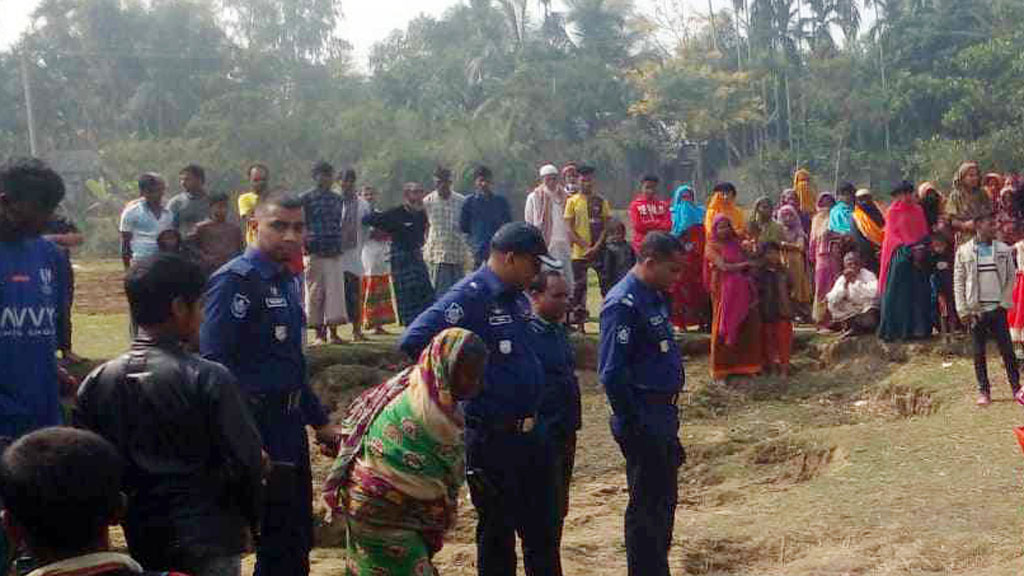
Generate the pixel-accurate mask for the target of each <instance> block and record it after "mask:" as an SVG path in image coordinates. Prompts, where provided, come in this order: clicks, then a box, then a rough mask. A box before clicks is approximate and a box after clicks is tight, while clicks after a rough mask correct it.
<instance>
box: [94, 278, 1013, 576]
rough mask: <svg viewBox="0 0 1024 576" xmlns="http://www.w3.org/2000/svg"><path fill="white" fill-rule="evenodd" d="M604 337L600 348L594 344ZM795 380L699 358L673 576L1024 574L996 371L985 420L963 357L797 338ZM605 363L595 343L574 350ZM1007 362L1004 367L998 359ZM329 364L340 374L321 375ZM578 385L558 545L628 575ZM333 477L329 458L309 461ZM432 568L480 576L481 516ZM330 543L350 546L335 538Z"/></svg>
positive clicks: (577, 558)
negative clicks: (744, 373)
mask: <svg viewBox="0 0 1024 576" xmlns="http://www.w3.org/2000/svg"><path fill="white" fill-rule="evenodd" d="M79 264H80V270H79V271H78V279H79V284H78V286H79V298H78V304H77V308H76V314H75V323H76V324H75V325H76V334H75V343H76V351H78V352H79V353H80V354H83V355H85V356H88V357H90V358H94V359H98V358H107V357H110V356H112V355H114V354H115V353H117V352H118V351H119V350H121V349H123V347H124V346H125V345H126V343H127V325H126V322H127V320H126V316H125V315H124V304H123V296H122V295H121V294H120V293H119V290H120V274H119V265H118V264H117V263H111V262H84V263H79ZM591 332H593V331H592V330H591ZM799 340H800V342H801V344H802V346H801V350H800V352H798V353H797V354H796V366H795V367H796V372H795V374H794V377H793V378H792V379H791V380H790V381H788V382H783V381H780V380H777V379H771V378H768V379H758V380H750V381H745V382H737V383H731V384H730V385H728V386H715V385H713V384H711V383H710V382H709V378H708V375H707V368H706V358H705V357H702V356H701V355H700V354H699V349H700V346H699V340H698V341H696V342H697V345H693V346H688V347H687V349H688V350H692V351H694V356H693V357H690V358H688V359H687V383H688V392H687V393H686V394H685V406H684V426H683V430H682V433H681V434H682V442H683V445H684V446H685V447H686V450H687V453H688V456H689V459H688V462H687V464H686V465H685V466H684V468H683V471H682V472H681V474H680V498H681V505H680V507H679V509H678V512H677V515H676V531H675V539H674V547H673V549H672V554H671V565H672V567H673V573H674V574H722V575H724V574H768V575H775V574H778V575H794V576H798V575H807V576H823V575H837V576H838V575H845V574H850V575H859V574H879V575H888V574H932V573H941V574H964V575H967V574H970V575H1003V574H1005V575H1011V574H1013V575H1018V574H1021V573H1022V572H1024V550H1022V542H1021V537H1022V528H1024V508H1022V503H1024V491H1022V478H1024V455H1022V452H1021V448H1020V447H1019V446H1018V445H1017V443H1016V440H1015V439H1014V435H1013V428H1014V427H1015V426H1019V425H1022V424H1024V409H1022V408H1021V407H1020V406H1018V405H1016V404H1015V403H1013V402H1012V401H1010V397H1009V396H1010V394H1009V386H1008V385H1007V384H1006V382H1005V377H1004V376H1002V373H1003V372H1002V366H1001V365H1000V364H999V363H998V361H993V362H992V363H991V365H990V373H991V374H992V375H993V389H994V394H995V396H996V402H995V403H994V404H993V405H992V406H991V407H990V408H988V409H985V410H979V409H977V408H975V407H974V405H973V399H974V375H973V366H972V364H971V362H970V361H969V359H967V358H966V357H964V356H963V355H962V354H953V353H952V351H959V352H962V349H963V348H964V346H963V345H962V343H954V344H953V345H951V346H945V345H941V344H939V343H933V344H928V345H915V346H906V347H885V346H881V345H879V344H878V343H877V342H876V341H875V340H874V339H872V338H864V339H857V340H847V341H842V342H835V341H834V340H832V339H829V338H825V337H818V336H814V335H813V334H810V333H804V334H801V335H800V339H799ZM578 344H579V346H580V347H581V348H582V349H583V351H584V354H583V356H584V357H587V358H592V351H593V350H592V349H593V337H592V336H590V337H588V338H587V339H583V340H581V341H579V342H578ZM990 357H991V358H992V359H993V360H995V354H990ZM396 358H397V356H396V354H395V352H394V350H393V342H392V339H378V340H376V341H375V342H374V343H372V344H369V345H348V346H341V347H331V348H325V349H320V350H317V351H316V352H315V353H314V355H313V356H312V359H313V365H314V366H316V367H317V370H318V372H319V374H320V375H319V376H318V379H317V380H316V381H315V385H316V387H317V389H318V391H319V392H320V394H321V395H322V397H324V398H325V400H326V401H327V402H328V404H329V405H331V406H335V407H337V408H339V409H338V410H336V411H335V413H334V418H338V417H340V414H341V411H342V410H341V409H343V407H344V404H345V402H346V401H347V399H348V398H350V397H351V396H352V395H353V394H354V393H355V392H356V391H357V390H358V387H357V386H358V385H364V384H367V383H370V382H373V381H376V380H377V379H379V378H380V377H383V375H385V374H386V371H387V369H388V368H389V367H391V366H392V365H393V363H394V361H395V360H396ZM331 364H334V366H333V367H331V368H325V367H326V366H328V365H331ZM584 365H585V367H586V368H589V369H588V370H583V371H581V373H580V376H581V381H582V385H583V389H584V427H583V430H582V432H581V439H580V442H579V452H578V456H577V468H576V475H575V480H574V485H573V492H572V504H571V511H570V515H569V519H568V523H567V527H566V535H565V542H564V546H563V562H564V564H565V566H566V573H567V574H595V575H609V576H610V575H620V574H624V573H625V549H624V546H623V540H622V515H623V511H624V509H625V505H626V493H625V473H624V469H623V461H622V457H621V455H620V454H619V451H618V447H617V446H616V445H615V443H614V441H613V440H612V438H611V436H610V434H609V432H608V427H607V415H608V409H607V407H606V402H605V400H604V396H603V393H602V391H601V390H600V388H599V386H598V384H597V382H596V380H595V375H594V373H593V371H592V365H590V363H589V362H588V361H584ZM313 458H314V468H315V470H316V472H317V475H318V476H322V474H323V473H324V471H325V469H326V467H327V466H328V465H329V462H328V461H327V459H325V458H323V457H321V456H319V455H318V454H317V455H314V457H313ZM463 503H464V506H462V508H461V511H460V521H459V523H458V527H457V528H456V530H455V531H454V533H453V534H452V535H451V537H450V542H449V543H448V544H447V545H446V547H445V549H444V550H443V551H442V552H441V553H440V554H439V556H438V557H437V559H436V560H437V564H438V567H439V569H440V571H441V573H442V574H474V573H475V547H474V545H473V528H474V518H473V511H472V506H471V505H469V503H468V500H466V501H464V502H463ZM318 534H319V535H320V537H321V542H322V543H324V544H329V545H333V544H336V543H337V542H339V541H340V537H339V534H338V531H337V529H336V528H333V529H332V528H323V527H321V528H320V529H319V530H318ZM343 554H344V553H343V550H341V549H340V548H336V547H332V546H324V547H320V548H318V549H317V550H315V551H314V555H313V570H314V573H315V574H318V575H328V574H331V575H337V574H340V573H341V568H340V566H341V565H340V562H341V559H342V558H343Z"/></svg>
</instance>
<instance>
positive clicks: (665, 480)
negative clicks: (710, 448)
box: [615, 430, 686, 576]
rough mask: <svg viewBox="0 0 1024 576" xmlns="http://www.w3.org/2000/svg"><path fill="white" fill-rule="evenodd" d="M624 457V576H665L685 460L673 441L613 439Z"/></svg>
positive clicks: (634, 436)
mask: <svg viewBox="0 0 1024 576" xmlns="http://www.w3.org/2000/svg"><path fill="white" fill-rule="evenodd" d="M615 440H616V441H617V442H618V443H619V448H620V449H621V450H622V455H623V456H625V457H626V482H627V483H628V484H629V505H628V506H627V507H626V518H625V532H626V564H627V567H628V574H629V576H669V575H670V571H669V567H668V552H669V548H671V546H672V532H673V528H674V525H675V515H676V504H677V502H678V499H679V481H678V475H679V467H680V466H682V464H683V461H684V460H685V458H686V457H685V454H684V452H683V447H682V446H681V445H680V444H679V439H678V438H677V437H676V436H675V435H668V434H650V433H636V432H631V431H628V430H623V431H619V432H618V433H616V434H615Z"/></svg>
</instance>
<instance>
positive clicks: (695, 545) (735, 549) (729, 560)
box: [682, 538, 765, 574]
mask: <svg viewBox="0 0 1024 576" xmlns="http://www.w3.org/2000/svg"><path fill="white" fill-rule="evenodd" d="M682 548H683V566H685V567H686V573H687V574H735V573H739V572H742V571H743V570H744V568H746V567H749V566H751V565H753V564H755V563H757V562H758V561H759V560H761V559H762V558H763V557H764V554H765V553H764V551H763V550H761V549H760V548H759V547H758V546H756V545H755V544H753V543H752V542H749V541H744V540H734V539H727V538H725V539H705V540H695V541H693V540H687V541H686V542H684V543H683V546H682Z"/></svg>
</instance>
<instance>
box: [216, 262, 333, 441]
mask: <svg viewBox="0 0 1024 576" xmlns="http://www.w3.org/2000/svg"><path fill="white" fill-rule="evenodd" d="M204 313H205V318H204V320H203V325H202V328H201V331H200V346H199V347H200V351H201V352H202V355H203V356H204V357H206V358H208V359H210V360H213V361H214V362H220V363H221V364H223V365H224V366H227V368H228V370H230V371H231V373H232V374H234V375H235V378H237V379H238V384H239V387H240V388H241V389H242V391H243V392H245V393H246V394H248V395H251V396H260V395H284V394H288V393H291V392H295V391H300V392H301V398H300V402H301V404H300V408H301V411H302V415H303V417H304V421H305V423H306V424H309V425H312V426H322V425H324V424H327V414H326V412H325V411H324V409H323V407H322V406H321V405H320V401H319V399H317V397H316V395H315V394H313V391H312V390H311V389H310V388H309V382H308V378H307V372H306V357H305V355H304V354H303V352H302V340H303V338H302V336H303V331H304V330H305V315H304V314H303V311H302V299H301V296H300V291H299V280H298V278H297V277H296V276H294V275H293V274H291V273H290V272H289V271H288V269H287V268H286V267H285V266H283V265H281V264H278V263H276V262H273V261H271V260H269V259H268V258H267V257H266V256H264V255H263V254H262V253H261V252H260V251H259V250H257V249H256V248H248V249H247V250H246V251H245V253H244V254H242V255H241V256H238V257H237V258H235V259H233V260H231V261H230V262H228V263H227V264H225V265H224V266H222V267H221V268H220V270H218V271H217V272H215V273H214V274H213V276H211V277H210V280H209V282H208V283H207V288H206V298H205V309H204Z"/></svg>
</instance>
